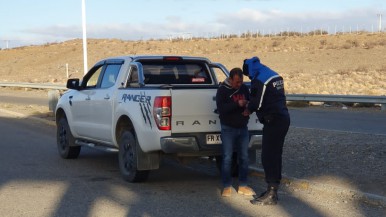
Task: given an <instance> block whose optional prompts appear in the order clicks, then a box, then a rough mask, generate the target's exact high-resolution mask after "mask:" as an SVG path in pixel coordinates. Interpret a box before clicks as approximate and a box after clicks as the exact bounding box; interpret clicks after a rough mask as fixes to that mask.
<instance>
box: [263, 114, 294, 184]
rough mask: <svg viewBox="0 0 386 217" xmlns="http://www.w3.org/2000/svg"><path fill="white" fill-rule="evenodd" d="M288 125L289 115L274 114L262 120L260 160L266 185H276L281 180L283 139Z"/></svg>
mask: <svg viewBox="0 0 386 217" xmlns="http://www.w3.org/2000/svg"><path fill="white" fill-rule="evenodd" d="M289 125H290V117H289V115H288V116H276V117H273V118H271V119H270V121H268V122H267V121H264V127H263V144H262V150H261V162H262V164H263V168H264V172H265V181H266V182H267V183H268V186H274V187H278V186H279V184H280V181H281V168H282V153H283V145H284V139H285V136H286V135H287V132H288V128H289Z"/></svg>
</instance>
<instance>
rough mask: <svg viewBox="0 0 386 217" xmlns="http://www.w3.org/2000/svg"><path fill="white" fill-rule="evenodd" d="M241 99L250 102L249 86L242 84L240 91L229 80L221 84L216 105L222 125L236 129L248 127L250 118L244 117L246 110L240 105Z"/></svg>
mask: <svg viewBox="0 0 386 217" xmlns="http://www.w3.org/2000/svg"><path fill="white" fill-rule="evenodd" d="M241 99H245V100H248V101H249V90H248V87H247V86H245V85H244V84H242V85H241V87H240V88H239V89H233V88H232V86H231V85H230V83H229V78H227V79H225V81H224V82H223V83H221V84H220V87H219V88H218V90H217V94H216V104H217V110H218V112H219V114H220V122H221V124H223V125H227V126H230V127H234V128H244V127H247V125H248V120H249V116H243V115H242V113H243V111H244V110H245V108H242V107H240V106H239V104H238V101H239V100H241Z"/></svg>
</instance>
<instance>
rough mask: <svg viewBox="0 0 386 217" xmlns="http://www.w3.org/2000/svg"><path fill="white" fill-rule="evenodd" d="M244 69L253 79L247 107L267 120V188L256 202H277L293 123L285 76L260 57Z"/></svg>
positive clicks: (263, 154) (263, 156) (264, 153)
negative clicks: (287, 141)
mask: <svg viewBox="0 0 386 217" xmlns="http://www.w3.org/2000/svg"><path fill="white" fill-rule="evenodd" d="M243 73H244V75H246V76H248V77H249V78H250V79H251V90H250V91H251V94H250V101H249V103H248V105H247V108H248V110H249V112H250V113H253V112H256V115H257V117H258V119H259V121H260V122H261V123H262V124H263V126H264V127H263V141H262V151H261V162H262V165H263V168H264V173H265V181H266V183H267V190H266V191H265V192H263V193H262V194H261V195H260V196H257V195H254V199H253V200H251V201H250V202H251V203H252V204H254V205H275V204H277V200H278V196H277V191H278V188H279V185H280V181H281V170H282V153H283V145H284V139H285V136H286V135H287V132H288V128H289V125H290V116H289V113H288V109H287V106H286V96H285V92H284V81H283V78H282V77H281V76H280V75H279V74H278V73H276V72H275V71H273V70H272V69H270V68H269V67H267V66H265V65H264V64H262V63H261V62H260V59H259V58H258V57H252V58H250V59H246V60H244V64H243Z"/></svg>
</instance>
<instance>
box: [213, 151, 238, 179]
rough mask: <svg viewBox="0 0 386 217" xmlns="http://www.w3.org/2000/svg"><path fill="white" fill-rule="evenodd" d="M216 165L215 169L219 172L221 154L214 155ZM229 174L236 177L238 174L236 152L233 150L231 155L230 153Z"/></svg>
mask: <svg viewBox="0 0 386 217" xmlns="http://www.w3.org/2000/svg"><path fill="white" fill-rule="evenodd" d="M216 166H217V169H218V170H219V171H220V173H221V167H222V155H219V156H216ZM231 175H232V177H237V176H238V175H239V164H238V163H237V153H236V152H233V155H232V169H231Z"/></svg>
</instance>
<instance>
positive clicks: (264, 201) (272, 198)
mask: <svg viewBox="0 0 386 217" xmlns="http://www.w3.org/2000/svg"><path fill="white" fill-rule="evenodd" d="M254 198H255V199H253V200H251V201H250V202H251V203H252V204H253V205H261V206H265V205H276V204H277V201H278V197H277V189H275V188H272V187H271V188H268V190H267V191H266V192H264V193H262V194H261V195H260V196H259V197H256V196H254Z"/></svg>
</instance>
